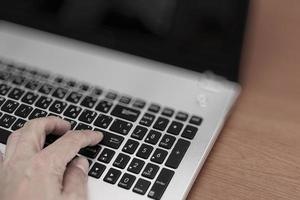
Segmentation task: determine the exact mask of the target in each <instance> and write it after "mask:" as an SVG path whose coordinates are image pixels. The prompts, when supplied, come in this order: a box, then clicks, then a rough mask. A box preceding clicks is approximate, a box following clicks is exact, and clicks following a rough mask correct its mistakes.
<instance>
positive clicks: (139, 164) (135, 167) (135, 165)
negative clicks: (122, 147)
mask: <svg viewBox="0 0 300 200" xmlns="http://www.w3.org/2000/svg"><path fill="white" fill-rule="evenodd" d="M144 165H145V162H144V161H142V160H140V159H137V158H133V159H132V161H131V163H130V165H129V167H128V169H127V170H128V171H129V172H132V173H135V174H139V173H140V172H141V170H142V168H143V167H144Z"/></svg>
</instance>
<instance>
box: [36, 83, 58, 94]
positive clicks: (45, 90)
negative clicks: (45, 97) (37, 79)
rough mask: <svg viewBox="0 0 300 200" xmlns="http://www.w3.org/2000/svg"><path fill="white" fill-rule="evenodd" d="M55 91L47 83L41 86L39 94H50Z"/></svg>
mask: <svg viewBox="0 0 300 200" xmlns="http://www.w3.org/2000/svg"><path fill="white" fill-rule="evenodd" d="M53 89H54V87H53V86H52V85H49V84H47V83H46V84H44V85H42V86H41V88H40V89H39V92H40V93H43V94H50V93H51V92H52V90H53Z"/></svg>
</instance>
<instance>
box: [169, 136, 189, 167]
mask: <svg viewBox="0 0 300 200" xmlns="http://www.w3.org/2000/svg"><path fill="white" fill-rule="evenodd" d="M190 144H191V143H190V142H189V141H186V140H183V139H179V140H178V141H177V143H176V145H175V146H174V148H173V150H172V152H171V154H170V156H169V158H168V159H167V162H166V166H168V167H171V168H174V169H177V168H178V166H179V164H180V162H181V160H182V159H183V157H184V155H185V153H186V151H187V150H188V148H189V146H190Z"/></svg>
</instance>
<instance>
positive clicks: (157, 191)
mask: <svg viewBox="0 0 300 200" xmlns="http://www.w3.org/2000/svg"><path fill="white" fill-rule="evenodd" d="M173 176H174V172H173V171H171V170H169V169H166V168H163V169H162V170H161V172H160V173H159V175H158V177H157V179H156V180H155V182H154V184H153V186H152V188H151V189H150V191H149V193H148V197H150V198H152V199H155V200H160V199H161V197H162V196H163V194H164V192H165V190H166V189H167V187H168V185H169V183H170V181H171V180H172V178H173Z"/></svg>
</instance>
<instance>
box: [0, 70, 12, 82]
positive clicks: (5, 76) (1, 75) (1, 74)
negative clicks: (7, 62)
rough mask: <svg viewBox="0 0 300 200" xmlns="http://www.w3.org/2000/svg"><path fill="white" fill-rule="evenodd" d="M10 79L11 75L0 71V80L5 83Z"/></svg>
mask: <svg viewBox="0 0 300 200" xmlns="http://www.w3.org/2000/svg"><path fill="white" fill-rule="evenodd" d="M10 77H11V74H10V73H8V72H4V71H0V79H1V80H3V81H7V80H8V79H9V78H10Z"/></svg>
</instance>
